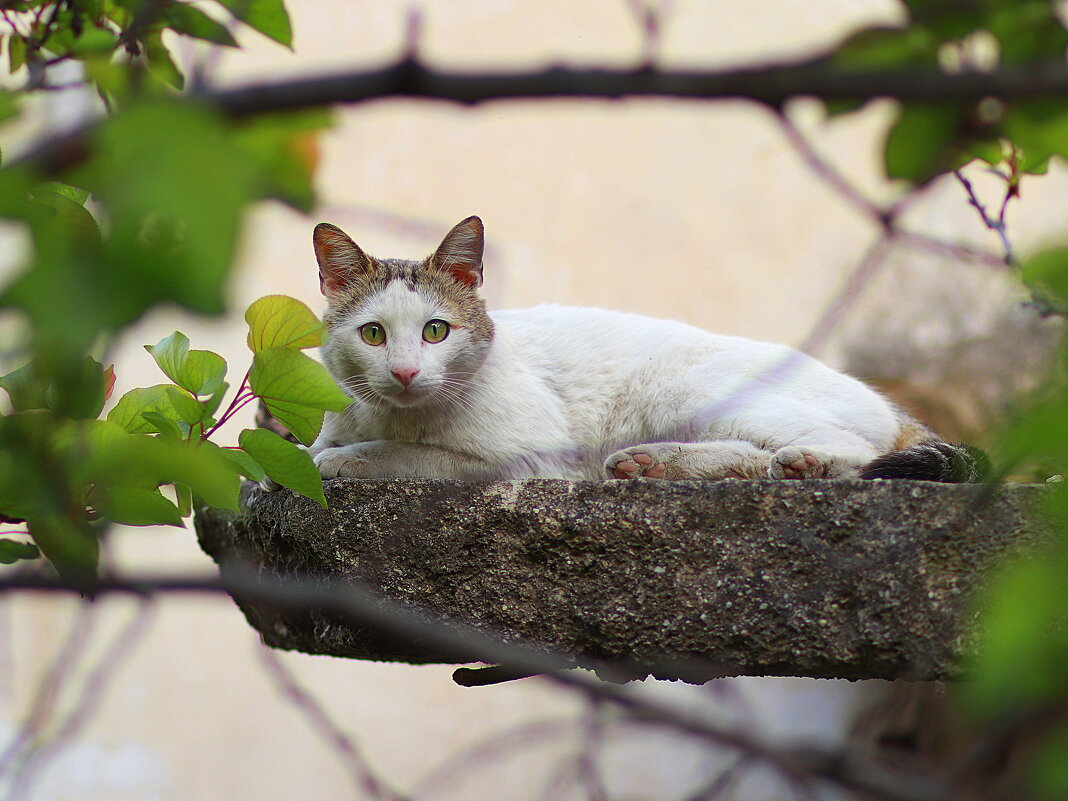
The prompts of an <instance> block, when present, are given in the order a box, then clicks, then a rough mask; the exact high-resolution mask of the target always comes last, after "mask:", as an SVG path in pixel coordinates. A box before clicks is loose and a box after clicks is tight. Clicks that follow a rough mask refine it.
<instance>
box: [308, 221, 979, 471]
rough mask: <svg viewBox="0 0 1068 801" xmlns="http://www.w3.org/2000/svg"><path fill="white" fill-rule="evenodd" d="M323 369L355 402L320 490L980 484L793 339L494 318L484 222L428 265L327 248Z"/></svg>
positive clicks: (331, 425)
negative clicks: (485, 295) (327, 485)
mask: <svg viewBox="0 0 1068 801" xmlns="http://www.w3.org/2000/svg"><path fill="white" fill-rule="evenodd" d="M313 244H314V249H315V256H316V260H317V261H318V264H319V278H320V287H321V290H322V292H323V294H324V295H325V296H326V299H327V304H328V308H327V311H326V313H325V316H324V319H325V322H326V325H327V332H328V338H327V341H326V343H325V344H324V345H323V347H322V358H323V362H324V363H325V365H326V366H327V368H328V369H329V370H330V372H331V373H332V374H333V376H334V377H335V379H336V380H337V381H338V383H339V385H340V386H341V387H342V388H343V389H344V390H345V391H346V392H347V393H348V394H349V395H350V396H351V397H352V404H351V405H350V406H349V408H348V409H347V410H346V411H345V412H343V413H339V414H333V413H329V412H328V413H327V417H326V420H325V422H324V425H323V429H322V432H321V434H320V435H319V437H318V439H317V440H316V441H315V442H314V444H313V445H312V446H311V448H310V453H311V455H312V457H313V459H314V460H315V463H316V465H317V466H318V468H319V472H320V473H321V474H322V476H323V477H324V478H334V477H337V476H351V477H364V478H387V477H393V478H449V479H520V478H534V477H542V478H565V479H604V478H610V479H636V478H642V477H644V478H652V479H669V480H679V479H730V478H767V477H770V478H772V479H814V478H825V479H833V478H855V477H861V478H892V477H893V478H897V477H905V478H918V479H927V480H934V481H955V482H960V481H975V480H979V479H980V478H981V475H982V471H983V469H984V464H983V456H982V455H981V453H980V452H978V451H976V450H974V449H972V448H970V447H968V446H961V445H952V444H949V443H947V442H944V441H942V440H941V439H939V438H938V437H937V436H935V435H934V434H933V433H932V432H931V431H930V430H929V429H927V428H926V427H925V426H923V425H922V424H920V423H919V422H917V421H916V420H914V419H912V418H911V417H909V416H908V415H907V414H905V413H904V412H902V411H901V410H900V409H898V408H896V407H895V406H894V405H893V404H891V403H890V402H889V401H888V400H887V399H885V398H884V397H882V396H881V395H879V394H878V393H877V392H875V391H874V390H873V389H870V388H869V387H867V386H865V385H864V384H862V383H861V382H859V381H857V380H856V379H854V378H851V377H849V376H847V375H844V374H842V373H839V372H836V371H834V370H832V369H831V368H829V367H827V366H826V365H824V364H822V363H821V362H819V361H817V360H815V359H813V358H811V357H809V356H806V355H803V354H801V353H799V352H797V351H793V350H791V349H789V348H787V347H785V346H782V345H773V344H766V343H762V342H756V341H753V340H749V339H744V338H740V337H733V336H722V335H716V334H710V333H707V332H705V331H703V330H700V329H698V328H694V327H692V326H689V325H685V324H683V323H679V322H670V321H666V320H657V319H652V318H648V317H642V316H639V315H636V314H627V313H622V312H613V311H603V310H597V309H584V308H568V307H562V306H538V307H535V308H532V309H524V310H516V311H494V312H492V313H488V312H487V311H486V306H485V303H484V301H483V300H482V298H481V297H480V296H479V292H478V288H479V287H480V286H481V285H482V277H483V276H482V254H483V247H484V230H483V225H482V221H481V220H480V219H479V218H478V217H468V218H467V219H465V220H463V221H462V222H460V223H458V224H457V225H456V226H455V227H453V228H452V230H450V231H449V232H448V234H447V235H446V236H445V238H444V239H443V240H442V242H441V244H440V245H439V246H438V248H437V250H436V251H435V252H434V253H433V254H432V255H431V256H429V257H428V258H426V259H424V260H423V261H403V260H396V259H376V258H372V257H371V256H368V255H367V254H366V253H364V251H363V250H361V249H360V247H359V246H358V245H356V243H355V242H353V241H352V240H351V239H350V238H349V237H348V236H347V235H346V234H345V233H344V232H343V231H341V229H339V228H337V227H335V226H333V225H330V224H329V223H320V224H319V225H317V226H316V228H315V231H314V235H313Z"/></svg>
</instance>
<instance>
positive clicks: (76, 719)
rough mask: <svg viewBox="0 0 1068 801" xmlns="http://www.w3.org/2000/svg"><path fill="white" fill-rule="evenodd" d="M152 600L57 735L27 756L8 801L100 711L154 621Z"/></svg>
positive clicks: (114, 645)
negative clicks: (124, 664) (110, 686)
mask: <svg viewBox="0 0 1068 801" xmlns="http://www.w3.org/2000/svg"><path fill="white" fill-rule="evenodd" d="M152 603H153V602H152V600H151V599H148V598H143V599H141V602H140V604H139V606H138V608H137V611H136V613H135V614H134V616H133V617H132V618H131V619H130V621H129V622H128V623H127V624H126V626H124V627H123V629H122V630H121V631H120V632H119V634H118V635H117V636H116V637H115V639H114V640H113V641H112V642H111V644H110V645H109V646H108V648H107V650H105V651H104V653H103V654H102V655H101V656H100V659H99V660H98V661H97V663H96V666H95V667H93V669H92V670H91V671H90V672H89V675H88V676H87V678H86V679H85V681H84V683H83V684H82V687H81V690H80V692H79V694H78V698H77V700H76V701H75V702H74V705H73V707H72V708H71V710H70V711H69V712H68V714H67V716H66V718H65V719H64V720H63V722H62V723H60V724H59V727H58V728H57V730H56V732H55V734H54V735H53V736H52V737H51V738H50V739H48V740H44V741H38V742H35V743H34V744H33V747H32V748H31V750H30V751H29V753H27V754H26V755H25V757H24V758H23V760H22V763H21V764H20V765H19V767H18V769H16V771H15V774H14V776H13V778H12V783H11V786H10V789H9V791H8V796H7V799H8V801H16V800H17V799H19V798H21V797H22V796H23V794H24V793H25V791H26V790H27V789H28V788H29V787H30V785H31V783H32V781H33V779H34V778H35V777H36V775H37V774H38V773H39V772H40V771H41V769H42V768H43V767H44V765H45V764H46V763H47V762H48V760H49V759H51V758H53V757H54V756H55V755H56V754H57V753H58V752H59V751H60V750H62V748H63V747H64V746H65V745H66V744H67V743H68V742H70V740H71V739H72V738H73V737H74V736H75V735H77V733H78V732H79V731H81V729H82V727H83V726H84V725H85V723H86V721H88V720H89V718H90V716H91V715H92V714H93V713H94V712H95V711H96V710H97V709H98V708H99V706H100V704H101V703H102V702H103V700H104V698H105V697H106V695H107V686H108V684H109V683H111V682H112V681H114V679H115V676H116V673H117V672H118V666H119V663H120V662H121V661H122V659H123V658H124V657H125V656H126V655H127V654H128V653H129V652H130V651H131V650H132V649H133V647H134V646H135V645H136V644H137V642H138V641H139V640H140V639H141V637H142V635H143V634H144V632H145V631H146V630H147V628H148V622H149V620H150V619H151V615H150V613H151V610H152Z"/></svg>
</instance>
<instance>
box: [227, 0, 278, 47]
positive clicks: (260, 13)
mask: <svg viewBox="0 0 1068 801" xmlns="http://www.w3.org/2000/svg"><path fill="white" fill-rule="evenodd" d="M218 3H219V5H221V6H222V7H223V8H225V9H226V10H227V11H229V12H230V13H231V14H233V15H234V16H235V17H237V18H238V19H239V20H241V21H242V22H243V23H245V24H246V25H248V26H249V27H250V28H252V29H254V30H257V31H259V32H260V33H262V34H263V35H264V36H266V37H268V38H269V39H273V40H274V41H276V42H278V43H279V44H283V45H285V46H286V47H288V48H290V49H292V48H293V29H292V26H291V25H290V23H289V12H287V11H286V7H285V5H283V3H282V0H218Z"/></svg>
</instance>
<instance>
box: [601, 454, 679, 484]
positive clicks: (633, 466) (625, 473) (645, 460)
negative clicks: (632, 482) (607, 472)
mask: <svg viewBox="0 0 1068 801" xmlns="http://www.w3.org/2000/svg"><path fill="white" fill-rule="evenodd" d="M665 470H667V465H666V464H664V463H663V462H657V461H656V460H654V459H653V457H652V456H651V455H649V454H648V453H633V454H631V455H630V458H629V459H623V460H622V461H620V462H617V463H616V464H615V465H614V466H613V467H612V475H613V476H615V477H616V478H663V477H664V471H665Z"/></svg>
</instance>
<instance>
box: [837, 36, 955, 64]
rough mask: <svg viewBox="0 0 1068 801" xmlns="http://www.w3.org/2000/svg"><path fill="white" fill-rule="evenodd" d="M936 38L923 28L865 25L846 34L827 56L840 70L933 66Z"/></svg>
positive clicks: (936, 47)
mask: <svg viewBox="0 0 1068 801" xmlns="http://www.w3.org/2000/svg"><path fill="white" fill-rule="evenodd" d="M938 46H939V41H938V38H937V37H936V36H933V35H932V34H931V33H930V32H929V31H927V30H925V29H924V28H919V27H910V28H867V29H865V30H862V31H858V32H856V33H854V34H852V35H851V36H849V37H848V38H847V39H846V40H845V41H844V42H842V43H841V44H840V45H838V47H837V48H836V49H835V51H834V52H833V53H832V54H831V56H830V62H831V64H832V65H833V66H834V67H836V68H839V69H842V70H866V69H869V70H870V69H880V70H885V69H891V68H894V67H921V66H927V67H933V66H934V65H936V64H937V63H938Z"/></svg>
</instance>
